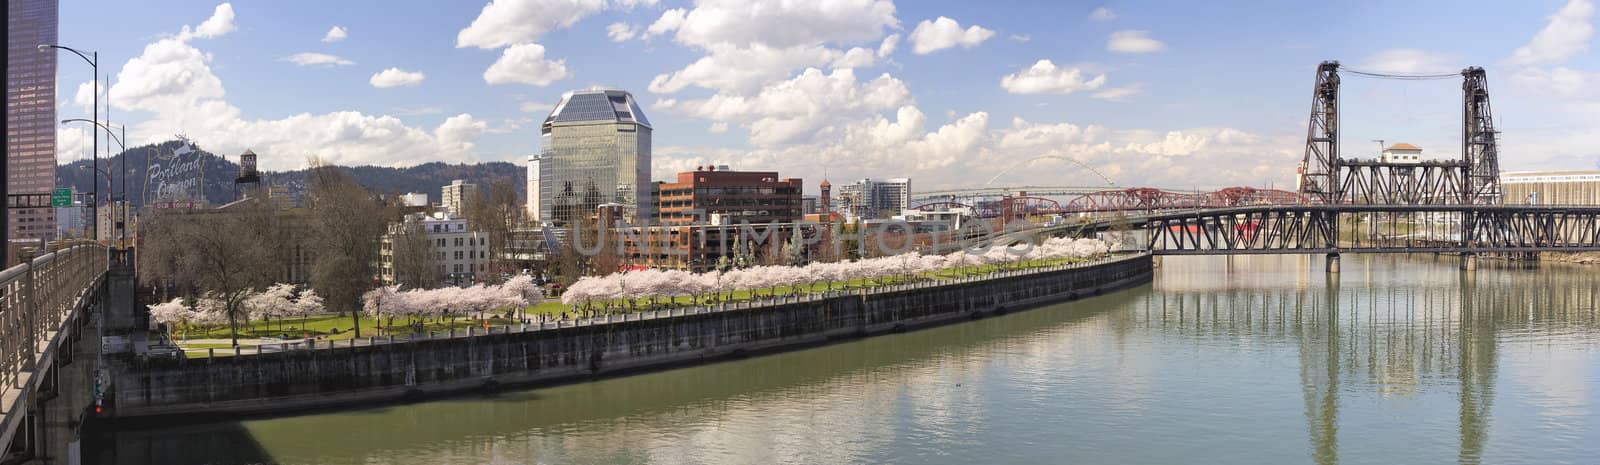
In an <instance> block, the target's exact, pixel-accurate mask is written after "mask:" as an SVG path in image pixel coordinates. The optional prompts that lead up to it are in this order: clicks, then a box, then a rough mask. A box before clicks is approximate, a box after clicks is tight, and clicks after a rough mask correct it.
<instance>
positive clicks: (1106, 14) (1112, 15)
mask: <svg viewBox="0 0 1600 465" xmlns="http://www.w3.org/2000/svg"><path fill="white" fill-rule="evenodd" d="M1089 19H1090V20H1093V21H1110V20H1113V19H1117V12H1115V11H1111V9H1110V8H1106V7H1099V8H1095V9H1094V11H1092V12H1089Z"/></svg>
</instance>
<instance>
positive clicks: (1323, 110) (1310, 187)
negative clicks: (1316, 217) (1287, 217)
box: [1299, 61, 1343, 204]
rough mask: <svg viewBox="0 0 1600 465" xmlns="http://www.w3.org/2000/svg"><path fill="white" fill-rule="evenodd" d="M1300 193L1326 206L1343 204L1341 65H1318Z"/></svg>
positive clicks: (1329, 63)
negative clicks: (1340, 117)
mask: <svg viewBox="0 0 1600 465" xmlns="http://www.w3.org/2000/svg"><path fill="white" fill-rule="evenodd" d="M1299 175H1300V179H1299V192H1300V193H1301V194H1305V195H1306V196H1307V197H1310V198H1313V199H1316V200H1321V201H1322V202H1323V203H1326V204H1336V203H1339V200H1340V198H1341V197H1343V195H1342V193H1341V192H1339V62H1337V61H1324V62H1322V64H1320V65H1317V84H1316V86H1315V87H1313V88H1312V89H1311V122H1310V124H1307V125H1306V154H1305V159H1303V160H1301V161H1300V173H1299Z"/></svg>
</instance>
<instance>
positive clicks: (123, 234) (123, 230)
mask: <svg viewBox="0 0 1600 465" xmlns="http://www.w3.org/2000/svg"><path fill="white" fill-rule="evenodd" d="M67 123H89V124H93V125H95V126H96V127H98V128H100V129H103V130H105V131H106V138H107V139H111V141H112V142H116V143H117V147H118V148H121V149H122V152H119V153H123V155H122V196H121V199H122V200H123V202H124V203H126V202H127V197H128V156H127V154H126V153H124V152H127V151H128V145H127V144H125V143H123V139H124V138H126V137H128V128H127V126H118V127H119V128H120V131H121V132H122V136H121V137H118V136H117V133H116V132H113V131H112V130H111V127H110V126H107V125H106V124H105V123H101V122H99V121H94V120H87V119H83V118H67V119H64V120H61V124H67ZM96 155H97V156H96V158H95V167H94V170H91V173H93V172H97V171H99V170H100V163H99V161H100V158H99V157H98V154H96ZM105 173H106V174H107V175H108V176H109V175H110V174H111V173H110V170H106V171H105ZM94 186H95V190H96V192H97V193H96V194H95V206H96V207H97V208H96V210H95V220H94V221H95V222H98V221H100V218H99V216H100V211H99V209H98V206H99V205H100V195H99V194H98V190H99V188H100V181H99V180H95V183H94ZM108 187H109V186H108ZM116 199H118V196H117V195H116V193H115V192H113V193H112V195H111V200H116ZM123 212H124V213H123V214H124V216H126V214H127V213H126V212H127V206H123ZM111 214H113V215H115V214H116V206H115V203H113V204H112V213H111ZM117 230H118V232H119V234H120V235H119V237H118V240H119V242H121V241H126V240H127V239H128V228H127V223H126V220H124V223H123V224H122V225H121V226H118V227H117ZM99 231H100V229H99V227H98V224H96V228H95V232H96V233H99ZM110 240H111V238H109V237H108V238H106V241H107V242H110ZM123 246H126V244H123V245H122V246H119V247H118V248H121V247H123Z"/></svg>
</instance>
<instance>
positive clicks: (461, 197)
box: [439, 179, 478, 216]
mask: <svg viewBox="0 0 1600 465" xmlns="http://www.w3.org/2000/svg"><path fill="white" fill-rule="evenodd" d="M440 191H441V195H440V196H439V204H440V205H443V206H444V209H445V210H447V211H449V212H450V213H451V214H454V215H457V216H465V215H466V214H467V208H470V207H471V206H472V202H473V201H474V200H476V199H477V198H478V185H477V184H471V183H468V182H466V181H463V180H460V179H457V180H454V181H450V184H449V185H447V186H444V188H443V189H440Z"/></svg>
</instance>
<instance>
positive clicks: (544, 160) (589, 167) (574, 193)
mask: <svg viewBox="0 0 1600 465" xmlns="http://www.w3.org/2000/svg"><path fill="white" fill-rule="evenodd" d="M651 132H652V128H651V126H650V120H649V119H647V118H646V117H645V115H644V112H643V111H641V110H640V109H639V105H638V103H637V102H636V101H635V100H634V98H633V94H630V93H628V92H626V91H621V90H583V91H575V92H570V93H568V94H566V95H564V96H562V97H561V102H560V103H558V104H556V107H555V109H554V110H552V111H551V112H550V116H549V117H547V118H545V120H544V124H542V125H541V126H540V132H539V137H540V147H541V152H542V153H541V154H540V155H541V156H540V162H539V194H538V197H539V213H538V215H537V216H538V217H539V218H540V219H542V220H544V221H558V222H572V221H574V220H575V219H578V218H584V217H586V216H588V215H591V214H593V211H594V209H595V208H596V207H598V206H600V205H602V204H608V203H614V204H620V205H622V206H623V210H624V214H625V215H626V216H627V217H628V218H629V219H630V220H631V221H638V222H642V221H644V220H648V219H650V218H652V217H654V216H655V215H654V213H655V212H654V211H653V206H652V204H651V202H650V201H649V198H650V188H651V182H650V140H651Z"/></svg>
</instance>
